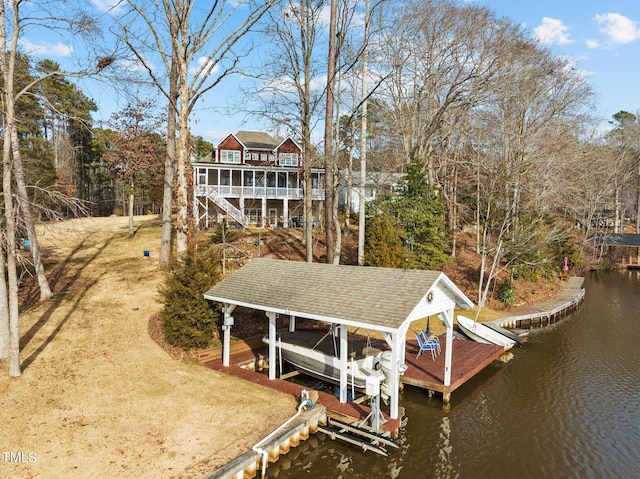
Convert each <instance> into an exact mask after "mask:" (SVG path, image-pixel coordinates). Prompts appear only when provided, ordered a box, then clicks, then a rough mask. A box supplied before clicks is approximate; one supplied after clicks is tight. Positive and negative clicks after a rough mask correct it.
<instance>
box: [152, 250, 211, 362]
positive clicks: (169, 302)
mask: <svg viewBox="0 0 640 479" xmlns="http://www.w3.org/2000/svg"><path fill="white" fill-rule="evenodd" d="M221 275H222V263H221V258H220V255H219V254H218V253H217V252H215V251H214V250H213V249H207V250H206V251H196V250H194V249H191V250H189V251H187V253H185V255H184V256H183V257H181V258H179V259H178V260H176V261H174V262H173V263H172V265H171V267H170V268H169V271H168V272H167V274H166V278H165V282H164V284H163V286H162V287H161V289H160V293H161V294H162V297H163V304H164V308H163V310H162V313H161V316H162V328H163V331H164V336H165V339H166V341H167V342H168V343H169V344H172V345H174V346H180V347H182V348H185V349H189V348H204V347H207V346H209V345H210V344H211V342H212V340H213V339H214V338H216V337H217V319H218V318H219V313H218V312H217V311H215V310H214V309H213V308H212V307H211V305H210V304H209V302H208V301H207V300H206V299H204V293H205V292H206V291H207V290H209V289H210V288H211V287H213V286H214V285H215V284H216V283H217V282H218V281H219V280H220V279H221Z"/></svg>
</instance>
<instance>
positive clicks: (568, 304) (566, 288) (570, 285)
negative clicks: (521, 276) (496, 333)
mask: <svg viewBox="0 0 640 479" xmlns="http://www.w3.org/2000/svg"><path fill="white" fill-rule="evenodd" d="M583 283H584V278H581V277H571V278H569V279H568V280H567V281H565V282H564V283H563V287H562V290H561V291H560V293H559V294H558V295H557V296H556V297H555V298H553V299H550V300H548V301H542V302H540V303H536V304H532V305H529V306H525V307H523V308H521V309H520V311H519V312H518V314H517V315H514V316H509V317H506V318H500V319H496V320H494V321H489V323H490V324H494V325H496V326H500V327H503V328H530V327H535V326H545V325H547V324H551V323H554V322H555V321H557V320H558V319H560V318H562V317H563V316H565V315H567V314H569V313H570V312H572V311H574V310H575V309H576V308H577V307H578V306H579V305H580V303H581V302H582V300H583V299H584V294H585V291H584V288H583V287H582V284H583Z"/></svg>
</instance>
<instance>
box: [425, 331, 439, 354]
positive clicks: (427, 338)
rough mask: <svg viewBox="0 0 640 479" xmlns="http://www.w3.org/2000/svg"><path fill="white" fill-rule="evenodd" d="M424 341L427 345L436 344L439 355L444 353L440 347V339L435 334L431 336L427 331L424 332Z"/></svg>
mask: <svg viewBox="0 0 640 479" xmlns="http://www.w3.org/2000/svg"><path fill="white" fill-rule="evenodd" d="M422 339H424V342H425V343H435V344H436V349H437V352H438V354H440V353H441V352H442V349H441V347H440V338H439V337H438V336H436V335H435V334H431V335H429V334H428V333H427V332H426V331H425V330H422Z"/></svg>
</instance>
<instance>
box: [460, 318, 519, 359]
mask: <svg viewBox="0 0 640 479" xmlns="http://www.w3.org/2000/svg"><path fill="white" fill-rule="evenodd" d="M458 326H460V329H461V330H462V332H463V333H464V334H466V335H467V336H469V337H470V338H471V339H473V340H474V341H477V342H478V343H485V344H495V345H496V346H502V347H503V348H504V350H505V351H507V350H509V349H511V348H512V347H513V346H514V345H515V344H516V342H515V341H514V340H513V339H511V338H508V337H507V336H505V335H503V334H500V333H499V332H498V331H496V330H494V329H491V328H489V327H487V326H485V325H484V324H482V323H478V322H477V321H474V320H473V319H470V318H467V317H466V316H460V315H458Z"/></svg>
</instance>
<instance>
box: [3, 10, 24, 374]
mask: <svg viewBox="0 0 640 479" xmlns="http://www.w3.org/2000/svg"><path fill="white" fill-rule="evenodd" d="M1 20H4V19H1ZM3 66H4V65H3ZM9 68H10V67H9ZM3 73H4V81H5V85H7V91H13V77H12V73H13V72H12V70H11V69H9V71H8V72H7V71H6V70H5V71H4V72H3ZM5 103H6V104H5V108H6V110H5V122H4V127H5V132H9V134H8V135H5V141H4V145H3V175H2V190H3V191H2V192H3V196H4V215H5V235H6V252H7V283H8V284H7V290H8V293H7V298H8V301H7V306H8V308H7V310H8V311H7V313H8V323H9V324H8V326H9V375H10V376H14V377H17V376H20V375H21V374H22V372H21V371H20V329H19V311H18V274H17V270H16V216H15V207H14V201H13V184H12V171H13V169H12V165H11V163H12V158H11V150H12V146H13V145H12V144H11V139H10V138H12V137H13V135H12V134H11V133H12V132H13V131H14V130H15V125H14V118H13V116H12V115H11V112H13V111H14V110H13V108H14V104H13V95H5ZM3 274H4V271H3Z"/></svg>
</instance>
